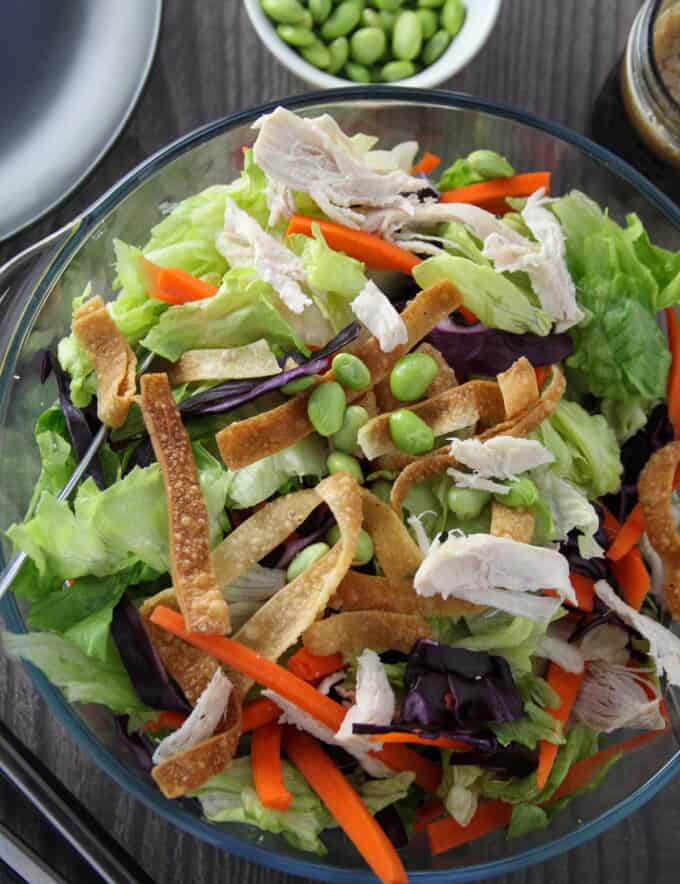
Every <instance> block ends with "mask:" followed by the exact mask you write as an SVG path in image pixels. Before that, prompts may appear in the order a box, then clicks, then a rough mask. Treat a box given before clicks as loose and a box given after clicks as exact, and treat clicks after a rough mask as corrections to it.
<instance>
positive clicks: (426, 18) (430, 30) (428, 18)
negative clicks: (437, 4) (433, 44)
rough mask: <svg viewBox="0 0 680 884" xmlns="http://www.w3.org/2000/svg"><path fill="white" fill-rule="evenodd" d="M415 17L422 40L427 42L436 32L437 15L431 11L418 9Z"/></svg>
mask: <svg viewBox="0 0 680 884" xmlns="http://www.w3.org/2000/svg"><path fill="white" fill-rule="evenodd" d="M416 15H417V16H418V18H419V19H420V29H421V31H422V32H423V40H429V39H430V37H431V36H432V35H433V34H434V33H435V32H436V30H437V26H438V24H439V19H438V18H437V13H436V12H433V11H432V10H431V9H418V10H417V11H416Z"/></svg>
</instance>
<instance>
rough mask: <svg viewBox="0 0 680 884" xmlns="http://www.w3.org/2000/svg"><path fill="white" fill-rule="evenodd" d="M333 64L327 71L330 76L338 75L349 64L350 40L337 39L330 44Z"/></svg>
mask: <svg viewBox="0 0 680 884" xmlns="http://www.w3.org/2000/svg"><path fill="white" fill-rule="evenodd" d="M328 51H329V53H330V56H331V63H330V64H329V65H328V67H327V68H326V70H327V71H328V73H329V74H337V73H338V71H340V70H342V68H344V66H345V65H346V64H347V59H348V58H349V40H348V39H347V37H336V38H335V40H331V42H330V43H329V44H328Z"/></svg>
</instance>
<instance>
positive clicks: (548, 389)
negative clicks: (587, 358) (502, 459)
mask: <svg viewBox="0 0 680 884" xmlns="http://www.w3.org/2000/svg"><path fill="white" fill-rule="evenodd" d="M566 386H567V385H566V382H565V380H564V375H563V374H562V371H561V370H560V368H559V367H558V366H557V365H553V366H552V375H551V377H550V381H549V382H548V384H547V386H545V387H544V388H543V390H542V391H541V397H540V399H539V400H538V402H536V404H535V405H534V406H532V407H531V408H528V409H527V410H526V411H524V412H522V413H521V414H519V415H517V416H516V417H513V418H510V419H509V420H506V421H502V422H501V423H498V424H496V425H495V426H492V427H490V428H489V429H488V430H486V431H485V432H484V433H482V434H481V436H480V437H479V438H480V440H481V441H482V442H486V440H487V439H492V438H493V437H494V436H501V435H504V436H516V437H525V436H528V435H529V433H532V432H533V431H534V430H535V429H536V427H538V426H540V425H541V424H542V423H543V421H544V420H545V419H546V418H547V417H550V415H551V414H553V413H554V411H555V409H556V408H557V404H558V402H559V401H560V399H561V398H562V396H564V391H565V389H566Z"/></svg>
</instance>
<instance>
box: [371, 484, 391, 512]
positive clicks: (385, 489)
mask: <svg viewBox="0 0 680 884" xmlns="http://www.w3.org/2000/svg"><path fill="white" fill-rule="evenodd" d="M369 491H370V492H371V494H375V496H376V497H377V498H379V499H380V500H382V502H383V503H386V504H387V505H388V506H389V505H390V503H391V500H390V497H391V495H392V483H391V482H388V481H387V479H378V480H377V482H374V483H373V484H372V485H371V486H370V488H369Z"/></svg>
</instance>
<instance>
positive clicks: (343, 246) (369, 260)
mask: <svg viewBox="0 0 680 884" xmlns="http://www.w3.org/2000/svg"><path fill="white" fill-rule="evenodd" d="M313 224H318V225H319V229H320V230H321V233H322V234H323V238H324V239H325V240H326V243H327V244H328V245H329V246H330V247H331V248H332V249H335V250H336V251H338V252H344V253H345V254H346V255H349V256H350V258H356V259H357V260H358V261H363V263H364V264H365V265H366V266H367V267H368V268H369V270H398V271H400V272H401V273H411V271H412V270H413V268H414V267H415V266H416V264H420V260H421V259H420V258H417V257H416V256H415V255H412V254H411V253H410V252H407V251H406V250H405V249H400V248H399V246H395V245H393V244H392V243H389V242H387V240H384V239H382V238H381V237H379V236H375V235H374V234H373V233H365V232H364V231H363V230H352V228H351V227H343V225H342V224H333V223H332V222H331V221H319V220H318V219H317V218H309V217H307V215H293V216H292V217H291V219H290V223H289V224H288V230H287V231H286V236H290V235H291V234H292V233H304V235H305V236H312V225H313Z"/></svg>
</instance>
